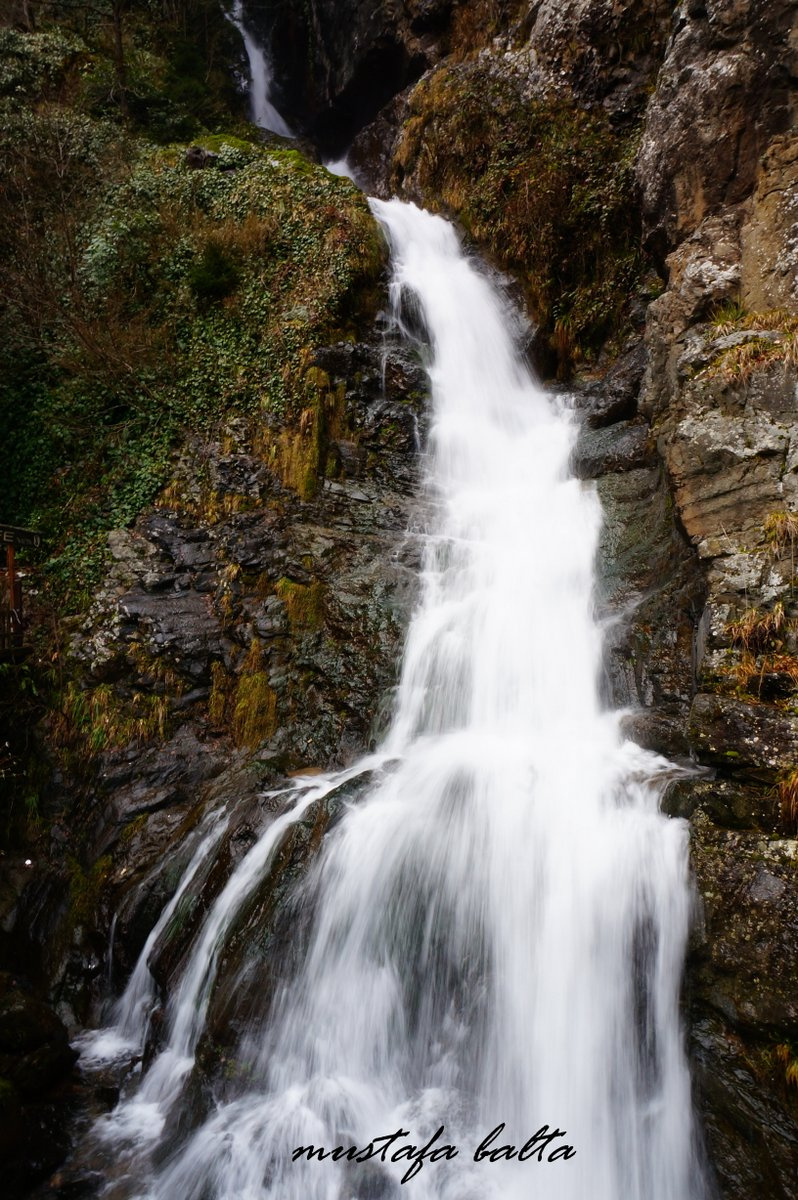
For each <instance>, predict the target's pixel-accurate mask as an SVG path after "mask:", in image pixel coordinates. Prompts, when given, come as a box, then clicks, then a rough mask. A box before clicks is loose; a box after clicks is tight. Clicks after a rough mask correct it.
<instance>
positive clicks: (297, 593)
mask: <svg viewBox="0 0 798 1200" xmlns="http://www.w3.org/2000/svg"><path fill="white" fill-rule="evenodd" d="M274 590H275V592H276V593H277V595H278V596H279V597H280V599H281V600H282V602H283V604H284V605H285V608H286V612H287V613H288V620H289V623H290V625H291V629H292V630H293V631H294V632H302V631H305V630H314V629H318V628H319V626H320V625H321V623H322V620H323V618H324V584H323V583H321V581H320V580H318V579H315V580H314V581H313V582H312V583H310V584H307V585H305V584H302V583H295V582H294V581H293V580H292V579H285V578H284V579H279V580H278V581H277V583H276V585H275V589H274Z"/></svg>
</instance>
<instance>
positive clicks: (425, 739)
mask: <svg viewBox="0 0 798 1200" xmlns="http://www.w3.org/2000/svg"><path fill="white" fill-rule="evenodd" d="M372 204H373V209H374V212H375V214H376V215H377V217H378V219H379V220H380V221H381V222H382V224H383V226H384V228H385V229H386V231H387V234H388V237H389V240H390V242H391V246H392V251H393V262H394V282H393V295H394V303H395V307H396V311H397V313H398V312H399V311H400V307H401V303H402V301H404V302H405V303H407V302H411V303H413V304H415V305H416V306H417V308H418V310H419V313H420V315H421V317H422V318H423V322H424V324H425V325H426V328H427V330H428V333H429V338H430V342H431V356H432V362H431V366H430V379H431V385H432V396H433V424H432V430H431V434H430V441H429V451H428V456H427V457H428V464H427V466H428V491H429V496H430V502H431V510H432V512H433V514H434V516H433V521H432V525H431V528H430V530H429V532H428V534H427V535H426V538H425V547H426V548H425V563H424V572H423V594H422V598H421V601H420V604H419V607H418V610H417V612H416V614H415V616H414V618H413V621H412V623H411V627H410V630H409V633H408V640H407V647H406V653H405V661H404V667H403V674H402V679H401V685H400V689H399V694H398V699H397V706H396V714H395V718H394V721H393V725H392V728H391V731H390V733H389V735H388V738H387V741H386V744H385V746H384V748H383V752H382V754H381V755H380V756H379V758H378V759H377V760H375V761H374V762H373V763H371V764H370V765H375V763H376V765H379V764H380V763H381V764H383V770H382V772H381V773H380V774H379V777H378V780H377V782H376V783H375V784H374V785H373V786H372V788H371V789H370V791H369V792H368V793H367V795H366V796H365V798H364V799H362V800H361V802H360V803H359V804H357V805H356V806H354V807H352V808H351V809H350V810H349V811H348V812H347V814H346V815H345V817H344V818H343V820H342V821H341V822H340V824H339V826H338V828H337V829H336V830H335V832H334V833H332V834H331V835H330V836H329V838H328V845H327V849H326V852H325V854H324V855H323V857H322V859H321V862H320V865H319V867H318V870H317V875H316V877H315V879H314V882H313V888H314V894H315V896H316V897H317V904H316V906H315V911H316V913H317V917H316V924H315V928H314V930H313V932H312V936H311V939H310V945H309V949H308V953H307V956H306V958H305V961H304V964H303V966H302V967H301V969H300V970H299V973H298V975H297V976H296V977H295V978H293V979H289V980H286V981H285V983H284V985H283V986H282V987H281V989H280V990H279V991H278V994H277V998H276V1000H275V1003H274V1006H273V1011H272V1012H271V1013H270V1014H268V1015H267V1014H264V1021H263V1025H262V1027H260V1028H254V1029H252V1030H251V1031H250V1034H249V1036H248V1038H247V1041H246V1044H245V1045H243V1046H242V1047H241V1054H240V1058H242V1059H244V1060H246V1061H247V1063H248V1075H247V1079H248V1083H247V1087H246V1090H245V1091H244V1094H241V1095H240V1096H239V1097H238V1098H237V1099H235V1100H233V1101H229V1102H225V1103H223V1104H221V1105H220V1106H219V1108H218V1109H217V1111H215V1112H214V1113H213V1114H212V1115H211V1116H210V1117H209V1118H208V1119H207V1121H206V1122H205V1124H204V1125H202V1126H201V1127H200V1128H199V1129H198V1130H197V1131H196V1132H195V1133H194V1134H193V1135H192V1136H191V1138H190V1139H189V1140H188V1141H187V1142H186V1143H184V1144H183V1146H182V1147H181V1148H179V1149H178V1150H177V1152H176V1153H175V1154H174V1155H173V1157H172V1158H171V1160H170V1161H168V1162H167V1164H166V1165H165V1166H162V1167H161V1168H159V1170H158V1172H157V1173H156V1174H154V1175H153V1176H152V1177H151V1179H150V1180H149V1182H147V1183H141V1172H140V1171H139V1172H138V1173H137V1177H138V1179H139V1185H138V1186H137V1187H134V1186H133V1185H130V1189H129V1190H128V1191H127V1192H125V1193H124V1194H126V1195H147V1196H149V1197H154V1198H157V1200H210V1198H215V1200H350V1198H357V1197H366V1196H368V1197H370V1198H372V1200H383V1198H384V1197H385V1198H387V1197H389V1196H390V1197H393V1196H394V1195H396V1194H399V1189H400V1187H401V1185H400V1183H399V1182H398V1181H399V1180H401V1179H402V1177H403V1176H404V1175H405V1174H406V1172H407V1171H408V1167H409V1166H410V1165H411V1163H412V1160H410V1161H409V1160H408V1157H407V1152H405V1155H404V1156H403V1157H401V1158H400V1159H399V1160H398V1161H397V1162H395V1163H393V1162H391V1161H386V1162H382V1161H381V1159H380V1157H379V1156H376V1157H375V1156H372V1157H371V1158H370V1159H369V1161H368V1162H362V1161H361V1162H352V1161H347V1160H346V1159H344V1160H343V1161H332V1160H331V1159H327V1160H326V1161H322V1162H320V1161H316V1160H315V1159H314V1161H308V1160H307V1157H306V1156H305V1155H300V1156H299V1157H298V1158H297V1160H296V1161H294V1154H293V1152H294V1151H295V1150H296V1149H297V1148H299V1147H308V1146H310V1145H313V1146H315V1147H317V1148H318V1147H324V1148H325V1149H326V1150H327V1151H329V1150H333V1149H334V1148H335V1147H338V1146H341V1147H344V1148H345V1149H347V1148H349V1147H353V1146H354V1147H358V1148H363V1149H365V1148H366V1147H367V1146H368V1145H369V1143H371V1142H372V1141H373V1139H375V1138H378V1137H381V1136H385V1135H390V1134H393V1133H394V1132H396V1131H397V1130H399V1129H402V1130H406V1131H407V1135H406V1136H402V1137H400V1138H399V1140H398V1141H397V1142H395V1143H394V1144H393V1146H394V1149H397V1148H400V1147H401V1145H403V1144H406V1143H412V1144H413V1145H415V1146H417V1147H421V1146H422V1145H423V1144H424V1142H425V1141H426V1140H427V1139H428V1138H430V1137H431V1136H432V1135H434V1134H435V1132H436V1130H438V1129H439V1128H440V1127H441V1126H444V1127H445V1130H444V1132H443V1133H442V1134H441V1136H440V1138H439V1140H438V1142H437V1143H436V1145H438V1146H441V1145H444V1144H446V1145H450V1146H454V1147H457V1150H458V1153H457V1155H456V1157H455V1156H452V1155H450V1156H449V1157H447V1158H446V1159H445V1160H442V1161H427V1162H426V1163H424V1164H423V1165H422V1166H419V1167H418V1168H417V1173H416V1174H415V1177H414V1178H413V1179H412V1180H411V1181H410V1182H409V1183H408V1184H407V1188H408V1191H409V1189H410V1188H412V1189H413V1196H414V1200H488V1198H494V1197H495V1198H498V1197H501V1198H502V1200H521V1198H522V1197H523V1200H697V1198H698V1197H699V1196H700V1195H701V1194H702V1182H701V1174H700V1169H699V1166H698V1164H697V1161H696V1157H695V1153H694V1149H693V1131H692V1120H691V1108H690V1089H689V1079H688V1073H687V1068H686V1063H685V1060H684V1055H683V1050H682V1044H681V1035H680V1030H679V1020H678V993H679V980H680V972H681V963H682V957H683V952H684V943H685V937H686V932H687V922H688V908H689V903H688V887H687V843H686V839H687V834H686V828H685V825H684V823H683V822H680V821H672V820H668V819H666V818H665V817H663V816H662V815H660V813H659V810H658V802H659V796H660V793H661V790H662V787H663V783H664V780H665V777H666V775H667V773H668V771H669V769H670V768H669V764H667V763H666V762H665V761H664V760H662V759H659V758H657V757H656V756H654V755H651V754H648V753H646V752H644V751H643V750H641V749H640V748H638V747H636V746H634V745H633V744H631V743H629V742H625V741H624V740H623V739H622V737H621V735H620V732H619V724H618V717H617V715H615V714H611V713H606V712H603V711H602V710H601V707H600V705H599V701H598V697H597V687H596V678H597V673H598V667H599V660H600V653H601V646H600V636H599V632H598V629H597V625H596V622H595V620H594V618H593V614H592V599H591V594H592V585H593V574H592V573H593V560H594V557H595V552H596V539H597V532H598V528H599V522H600V513H599V509H598V505H597V501H596V498H595V496H594V494H593V492H592V490H591V489H590V488H589V487H587V486H586V485H584V484H582V483H580V482H578V481H576V480H574V479H572V478H570V477H569V474H568V469H567V468H568V458H569V454H570V451H571V447H572V442H573V437H574V426H573V423H572V421H571V419H570V417H569V415H568V414H567V413H566V412H565V411H563V410H561V409H560V407H559V406H558V405H557V404H556V402H555V401H552V400H551V399H550V398H548V397H547V396H545V395H544V394H543V393H542V392H541V391H540V390H539V389H538V388H537V387H536V386H535V385H534V383H533V382H532V380H531V379H530V377H529V375H528V373H527V370H526V368H525V367H524V365H523V364H522V363H521V361H520V360H519V357H518V355H517V354H516V352H515V348H514V344H513V340H512V336H511V334H510V332H509V328H510V322H509V316H508V313H507V312H506V311H505V309H504V306H503V305H502V303H501V301H500V299H499V298H498V297H497V296H496V294H495V293H494V292H493V291H492V289H491V287H490V286H489V284H488V283H487V281H486V280H485V279H484V278H483V277H482V275H481V274H480V273H479V271H478V270H477V269H476V268H475V267H474V265H473V264H472V263H470V262H469V261H468V260H467V259H466V258H465V256H464V255H463V253H462V251H461V248H460V246H459V244H458V242H457V239H456V237H455V234H454V232H453V230H452V229H451V228H450V226H448V225H447V224H446V223H445V222H444V221H443V220H441V219H440V218H438V217H433V216H431V215H429V214H427V213H424V212H422V211H420V210H419V209H417V208H415V207H414V206H412V205H409V204H403V203H401V202H399V201H395V200H394V201H390V202H387V203H386V202H379V201H374V202H372ZM364 765H365V764H360V767H356V768H354V769H353V770H352V771H350V772H348V773H347V775H346V777H347V778H348V777H351V776H353V775H354V774H356V773H357V772H358V770H362V769H363V767H364ZM335 782H336V781H335V780H328V781H325V782H324V783H323V784H321V785H319V790H318V791H317V792H313V793H307V794H306V795H305V796H304V797H303V798H302V799H300V801H299V803H298V805H297V807H296V808H295V809H294V810H293V811H292V812H290V813H287V814H286V815H285V816H284V817H283V818H280V821H278V822H277V825H279V826H280V829H276V827H275V826H274V825H273V826H271V827H270V829H269V830H267V831H266V833H265V834H264V835H263V838H262V839H261V840H260V841H259V842H258V843H257V844H256V845H255V846H253V848H252V849H251V850H250V852H249V854H248V856H247V857H246V858H245V859H244V860H243V861H242V863H241V864H240V865H239V867H238V869H237V871H236V872H235V873H234V875H233V876H232V877H231V879H230V881H229V883H228V884H227V886H226V887H225V889H224V890H223V892H222V893H221V894H220V896H219V897H218V899H217V900H216V902H215V903H214V905H213V906H212V908H211V910H210V912H209V914H208V917H207V919H206V923H205V926H204V929H203V931H202V932H201V933H200V935H199V937H198V939H197V942H196V944H195V947H194V950H193V952H192V956H191V961H190V963H189V965H188V967H187V969H186V972H185V975H184V977H183V981H182V983H181V985H180V988H179V991H178V993H177V996H176V997H175V999H174V1001H173V1004H172V1010H171V1011H172V1017H171V1033H170V1037H169V1039H168V1045H167V1048H166V1050H165V1051H164V1053H163V1054H162V1055H161V1058H160V1059H159V1060H158V1061H156V1063H155V1064H154V1066H153V1068H152V1069H151V1072H150V1076H149V1077H148V1078H145V1081H144V1083H143V1085H142V1089H141V1092H140V1094H139V1100H138V1103H139V1106H141V1105H142V1103H144V1104H146V1103H151V1104H154V1105H155V1107H156V1109H157V1114H158V1121H157V1122H156V1125H157V1128H160V1125H162V1123H163V1116H164V1114H165V1112H166V1111H167V1110H168V1108H169V1106H170V1105H172V1104H174V1103H175V1101H176V1099H177V1095H178V1094H179V1081H180V1078H182V1076H183V1074H184V1073H185V1071H186V1070H187V1069H188V1067H189V1066H190V1063H191V1056H192V1054H193V1049H194V1046H195V1044H196V1040H197V1037H198V1036H199V1033H200V1031H201V1027H202V1022H203V1020H204V1013H205V1007H206V1005H207V999H208V995H209V991H210V988H211V986H212V984H213V979H214V976H215V969H216V967H215V964H216V960H217V958H218V953H219V949H220V947H221V945H222V944H223V941H224V938H225V935H226V931H227V930H228V929H229V928H230V926H231V923H232V921H233V919H234V917H235V915H236V913H237V912H238V911H239V908H240V906H241V903H242V901H243V898H244V897H245V896H247V895H249V894H251V892H252V889H253V888H254V887H255V886H257V884H258V882H259V881H260V880H261V879H262V878H263V874H264V871H265V869H266V866H267V864H268V861H269V859H270V856H271V854H272V852H273V850H274V847H275V845H276V843H277V837H278V834H279V832H280V831H281V829H282V828H283V827H284V826H285V824H287V823H289V822H290V821H292V820H296V819H298V816H299V815H301V812H302V811H303V810H304V808H305V807H306V806H307V803H309V799H308V797H309V796H312V795H316V794H322V792H323V789H324V788H327V789H329V788H330V787H331V786H333V785H334V783H335ZM280 822H282V825H281V824H280ZM173 1083H175V1085H176V1086H175V1087H172V1084H173ZM242 1090H243V1085H242ZM133 1103H134V1104H135V1103H136V1102H135V1101H134V1102H133ZM126 1113H127V1114H128V1116H129V1115H130V1113H131V1110H130V1108H129V1107H128V1108H126V1107H125V1105H122V1106H121V1107H120V1111H119V1113H118V1114H117V1118H116V1122H115V1123H114V1120H113V1119H112V1122H111V1126H112V1129H113V1128H115V1129H116V1131H117V1133H119V1132H120V1131H124V1129H125V1122H126V1119H127V1118H126V1115H125V1114H126ZM501 1123H503V1124H504V1130H503V1131H502V1132H501V1133H500V1134H499V1135H498V1137H497V1140H496V1141H495V1142H494V1143H493V1145H492V1149H497V1148H498V1147H500V1146H502V1145H506V1144H510V1145H514V1146H515V1147H517V1148H520V1147H522V1146H523V1145H524V1143H525V1142H527V1140H528V1139H530V1138H533V1137H534V1135H535V1134H536V1132H537V1131H539V1130H540V1129H541V1128H542V1127H543V1126H544V1125H548V1126H549V1130H550V1131H554V1130H559V1131H562V1133H561V1134H560V1135H558V1136H557V1137H556V1138H555V1139H554V1140H553V1141H552V1142H551V1143H550V1144H548V1146H547V1148H546V1152H545V1153H544V1154H543V1160H544V1161H542V1162H539V1161H538V1155H537V1154H536V1153H534V1154H531V1155H527V1161H524V1162H520V1161H519V1160H518V1158H517V1157H513V1158H511V1159H508V1158H507V1156H504V1157H503V1158H502V1160H501V1161H493V1162H492V1161H489V1160H488V1159H485V1158H483V1159H482V1161H480V1162H475V1161H474V1151H475V1150H476V1148H477V1147H478V1145H479V1143H480V1142H481V1141H482V1139H483V1138H484V1137H485V1136H486V1135H487V1134H488V1133H489V1132H490V1131H491V1130H493V1129H494V1128H495V1127H496V1126H498V1125H500V1124H501ZM128 1128H129V1131H130V1132H131V1133H132V1132H134V1129H135V1122H134V1123H133V1126H132V1127H131V1126H130V1124H129V1122H128ZM138 1128H139V1132H140V1131H141V1126H140V1125H139V1127H138ZM156 1131H157V1130H156ZM565 1147H571V1148H572V1150H573V1151H575V1153H570V1152H567V1154H568V1156H567V1157H565V1155H566V1150H565V1149H564V1148H565ZM558 1149H559V1151H560V1152H559V1154H555V1158H554V1161H547V1160H548V1157H549V1154H550V1153H552V1152H554V1151H557V1150H558ZM349 1157H350V1159H351V1158H352V1157H353V1156H352V1155H350V1156H349ZM361 1157H363V1156H361ZM386 1157H387V1158H388V1159H389V1160H390V1155H386ZM116 1194H119V1193H118V1192H117V1193H116Z"/></svg>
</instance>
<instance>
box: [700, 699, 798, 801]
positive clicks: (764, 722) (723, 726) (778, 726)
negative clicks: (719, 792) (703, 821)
mask: <svg viewBox="0 0 798 1200" xmlns="http://www.w3.org/2000/svg"><path fill="white" fill-rule="evenodd" d="M690 737H691V742H692V744H693V746H694V747H695V749H696V753H697V754H698V757H699V759H700V760H701V761H702V762H706V763H709V764H710V765H712V766H714V767H716V768H717V769H718V771H721V772H723V773H724V774H728V775H739V776H743V777H750V778H753V779H761V780H763V781H765V782H768V781H770V782H773V780H774V779H775V778H776V776H777V775H778V774H779V772H783V771H787V770H790V768H791V767H792V765H793V764H794V763H795V762H796V760H797V758H798V720H796V719H795V718H794V717H791V716H788V715H787V714H785V713H783V712H780V711H779V710H778V709H774V708H772V707H770V706H769V705H766V704H752V703H748V702H746V701H744V700H734V699H731V698H730V697H727V696H715V695H707V694H705V693H702V694H699V695H697V696H696V698H695V700H694V701H693V706H692V709H691V711H690Z"/></svg>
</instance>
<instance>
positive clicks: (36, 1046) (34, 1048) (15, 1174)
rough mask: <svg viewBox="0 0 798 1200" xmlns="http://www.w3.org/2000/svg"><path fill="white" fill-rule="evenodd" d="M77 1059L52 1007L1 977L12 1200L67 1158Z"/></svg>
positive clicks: (1, 1077)
mask: <svg viewBox="0 0 798 1200" xmlns="http://www.w3.org/2000/svg"><path fill="white" fill-rule="evenodd" d="M76 1057H77V1055H76V1054H75V1052H74V1051H73V1050H72V1049H71V1048H70V1045H69V1040H68V1037H67V1031H66V1028H65V1027H64V1025H63V1024H62V1023H61V1021H60V1020H59V1019H58V1017H57V1016H56V1014H55V1013H54V1012H53V1010H52V1008H50V1006H49V1005H47V1004H45V1003H44V1002H43V1001H42V1000H40V999H37V998H36V997H35V996H34V995H32V994H31V992H30V991H29V990H27V989H26V988H25V987H24V986H23V984H22V983H21V982H20V981H19V980H18V979H16V978H14V977H13V976H12V975H10V974H8V973H5V972H4V973H0V1117H1V1118H2V1119H1V1120H0V1163H2V1168H3V1180H4V1183H3V1187H4V1193H5V1194H6V1195H7V1196H9V1197H16V1196H21V1195H24V1194H25V1193H26V1192H27V1191H28V1190H29V1188H30V1186H31V1185H32V1184H34V1183H35V1182H36V1181H37V1179H40V1178H42V1177H43V1176H44V1175H45V1174H47V1173H49V1172H50V1171H52V1169H53V1168H54V1167H55V1166H57V1165H58V1163H59V1162H60V1161H61V1159H62V1158H63V1157H64V1154H65V1152H66V1149H67V1147H68V1138H67V1135H66V1133H65V1130H64V1123H65V1117H66V1116H68V1115H69V1113H70V1110H71V1108H72V1106H73V1098H72V1096H71V1094H70V1088H69V1079H70V1075H71V1072H72V1066H73V1064H74V1062H75V1059H76Z"/></svg>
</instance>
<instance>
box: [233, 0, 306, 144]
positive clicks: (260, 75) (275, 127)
mask: <svg viewBox="0 0 798 1200" xmlns="http://www.w3.org/2000/svg"><path fill="white" fill-rule="evenodd" d="M225 15H226V17H227V19H228V21H229V22H230V24H231V25H234V26H235V28H236V29H237V30H238V32H239V33H240V34H241V40H242V41H243V43H244V50H245V52H246V55H247V63H248V64H249V89H248V90H249V106H250V113H251V116H252V121H253V123H254V124H255V125H257V126H258V127H259V128H260V129H265V130H267V131H268V132H270V133H279V134H280V135H281V137H286V138H293V136H294V134H293V131H292V130H291V128H290V127H289V125H288V124H287V122H286V121H285V119H284V118H283V117H282V116H281V114H280V113H279V112H278V111H277V109H276V108H275V107H274V105H273V104H272V102H271V94H272V68H271V63H270V62H269V58H268V55H267V54H266V51H265V50H264V48H263V46H261V44H260V42H258V41H257V40H256V39H255V37H254V36H253V35H252V33H251V32H250V30H249V29H248V28H247V25H246V21H245V18H244V0H234V2H233V7H232V8H231V9H230V11H229V12H227V13H226V14H225Z"/></svg>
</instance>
